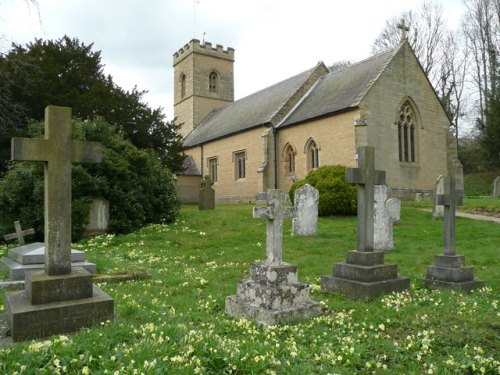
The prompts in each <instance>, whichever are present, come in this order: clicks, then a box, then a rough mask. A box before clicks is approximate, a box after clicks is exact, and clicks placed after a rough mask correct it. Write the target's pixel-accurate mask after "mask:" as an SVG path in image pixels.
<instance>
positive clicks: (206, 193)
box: [198, 176, 215, 210]
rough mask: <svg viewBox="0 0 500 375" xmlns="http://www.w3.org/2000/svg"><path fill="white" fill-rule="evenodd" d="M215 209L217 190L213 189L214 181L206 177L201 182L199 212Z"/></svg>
mask: <svg viewBox="0 0 500 375" xmlns="http://www.w3.org/2000/svg"><path fill="white" fill-rule="evenodd" d="M214 208H215V190H214V189H213V188H212V179H211V178H210V176H205V179H203V180H202V182H201V189H200V196H199V199H198V209H199V210H213V209H214Z"/></svg>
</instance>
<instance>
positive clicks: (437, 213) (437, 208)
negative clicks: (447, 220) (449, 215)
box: [432, 176, 444, 219]
mask: <svg viewBox="0 0 500 375" xmlns="http://www.w3.org/2000/svg"><path fill="white" fill-rule="evenodd" d="M443 193H444V176H439V177H438V178H437V179H436V183H435V184H434V189H433V191H432V217H433V218H434V219H435V218H438V217H443V215H444V206H443V205H442V204H439V203H438V201H437V196H438V195H442V194H443Z"/></svg>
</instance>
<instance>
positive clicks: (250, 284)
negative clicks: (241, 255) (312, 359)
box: [225, 190, 321, 326]
mask: <svg viewBox="0 0 500 375" xmlns="http://www.w3.org/2000/svg"><path fill="white" fill-rule="evenodd" d="M284 202H285V194H284V193H283V192H282V191H281V190H268V192H267V206H266V207H254V209H253V217H254V218H256V219H266V220H267V234H266V261H265V262H256V263H252V265H251V269H250V278H249V279H247V280H241V281H240V282H239V284H238V289H237V294H236V295H234V296H229V297H227V299H226V306H225V311H226V313H227V314H228V315H230V316H233V317H237V318H246V319H250V320H253V321H256V322H258V323H260V324H262V325H264V326H269V325H274V324H276V323H278V322H282V321H284V322H286V321H292V320H293V321H294V320H300V319H305V318H310V317H315V316H317V315H319V314H320V313H321V305H320V304H319V303H318V302H315V301H312V300H311V299H310V297H309V285H307V284H302V283H299V282H298V277H297V266H295V265H292V264H288V263H284V262H283V261H282V236H283V219H284V218H285V217H292V216H293V208H292V207H284Z"/></svg>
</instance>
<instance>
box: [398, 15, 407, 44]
mask: <svg viewBox="0 0 500 375" xmlns="http://www.w3.org/2000/svg"><path fill="white" fill-rule="evenodd" d="M396 27H397V28H398V29H399V30H401V41H403V40H406V33H407V32H408V31H410V28H409V27H408V26H406V23H405V19H404V18H402V19H401V22H400V23H398V24H397V25H396Z"/></svg>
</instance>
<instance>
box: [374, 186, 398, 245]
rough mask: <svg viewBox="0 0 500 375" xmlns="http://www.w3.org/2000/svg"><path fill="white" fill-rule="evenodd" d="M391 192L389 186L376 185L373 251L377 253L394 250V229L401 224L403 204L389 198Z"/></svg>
mask: <svg viewBox="0 0 500 375" xmlns="http://www.w3.org/2000/svg"><path fill="white" fill-rule="evenodd" d="M390 191H391V189H389V187H388V186H387V185H375V198H374V205H375V218H374V232H373V236H374V237H373V238H374V239H373V249H374V250H376V251H391V250H394V242H393V236H392V233H393V231H392V227H393V225H394V223H395V222H399V218H400V211H401V202H400V200H399V199H396V198H389V194H390Z"/></svg>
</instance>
